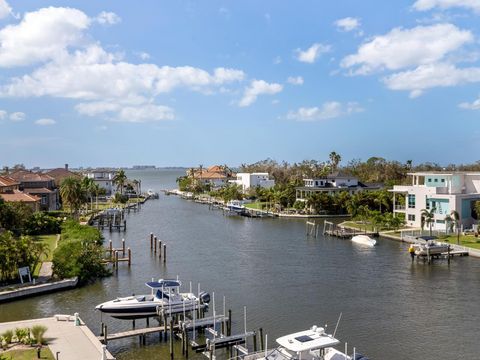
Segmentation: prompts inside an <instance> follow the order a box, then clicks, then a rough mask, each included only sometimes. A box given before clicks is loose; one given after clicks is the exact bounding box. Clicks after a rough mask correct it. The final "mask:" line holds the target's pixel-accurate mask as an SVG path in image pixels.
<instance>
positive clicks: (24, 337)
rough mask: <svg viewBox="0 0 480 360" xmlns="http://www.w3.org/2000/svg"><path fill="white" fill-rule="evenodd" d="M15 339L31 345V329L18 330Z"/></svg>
mask: <svg viewBox="0 0 480 360" xmlns="http://www.w3.org/2000/svg"><path fill="white" fill-rule="evenodd" d="M15 337H16V338H17V341H18V342H21V343H22V344H25V345H27V344H30V329H29V328H16V329H15Z"/></svg>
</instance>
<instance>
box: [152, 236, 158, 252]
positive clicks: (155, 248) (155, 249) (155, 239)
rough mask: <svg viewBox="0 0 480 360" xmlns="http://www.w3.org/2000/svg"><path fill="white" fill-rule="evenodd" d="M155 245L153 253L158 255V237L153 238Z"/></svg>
mask: <svg viewBox="0 0 480 360" xmlns="http://www.w3.org/2000/svg"><path fill="white" fill-rule="evenodd" d="M153 243H154V245H153V252H154V253H155V254H156V253H157V237H156V236H154V237H153Z"/></svg>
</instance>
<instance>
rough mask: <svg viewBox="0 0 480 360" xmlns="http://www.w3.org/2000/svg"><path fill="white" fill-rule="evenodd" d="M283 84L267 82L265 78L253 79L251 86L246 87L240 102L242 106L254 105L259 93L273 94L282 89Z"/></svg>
mask: <svg viewBox="0 0 480 360" xmlns="http://www.w3.org/2000/svg"><path fill="white" fill-rule="evenodd" d="M282 89H283V86H282V85H280V84H276V83H267V82H266V81H264V80H252V82H251V83H250V86H248V87H247V88H245V92H244V93H243V97H242V99H241V100H240V102H239V103H238V105H239V106H241V107H246V106H250V105H252V104H253V103H254V102H255V101H256V100H257V97H258V96H259V95H273V94H277V93H279V92H280V91H282Z"/></svg>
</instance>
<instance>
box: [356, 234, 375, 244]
mask: <svg viewBox="0 0 480 360" xmlns="http://www.w3.org/2000/svg"><path fill="white" fill-rule="evenodd" d="M352 242H354V243H357V244H360V245H365V246H375V245H377V240H375V239H372V238H371V237H370V236H367V235H355V236H354V237H352Z"/></svg>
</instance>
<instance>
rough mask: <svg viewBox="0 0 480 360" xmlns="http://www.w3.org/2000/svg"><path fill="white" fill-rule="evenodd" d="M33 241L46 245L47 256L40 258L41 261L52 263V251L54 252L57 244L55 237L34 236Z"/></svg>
mask: <svg viewBox="0 0 480 360" xmlns="http://www.w3.org/2000/svg"><path fill="white" fill-rule="evenodd" d="M33 239H34V240H35V241H40V242H43V243H45V244H47V245H48V254H47V255H46V256H43V257H42V261H52V258H53V251H54V250H55V247H56V243H57V235H55V234H54V235H36V236H34V237H33Z"/></svg>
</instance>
